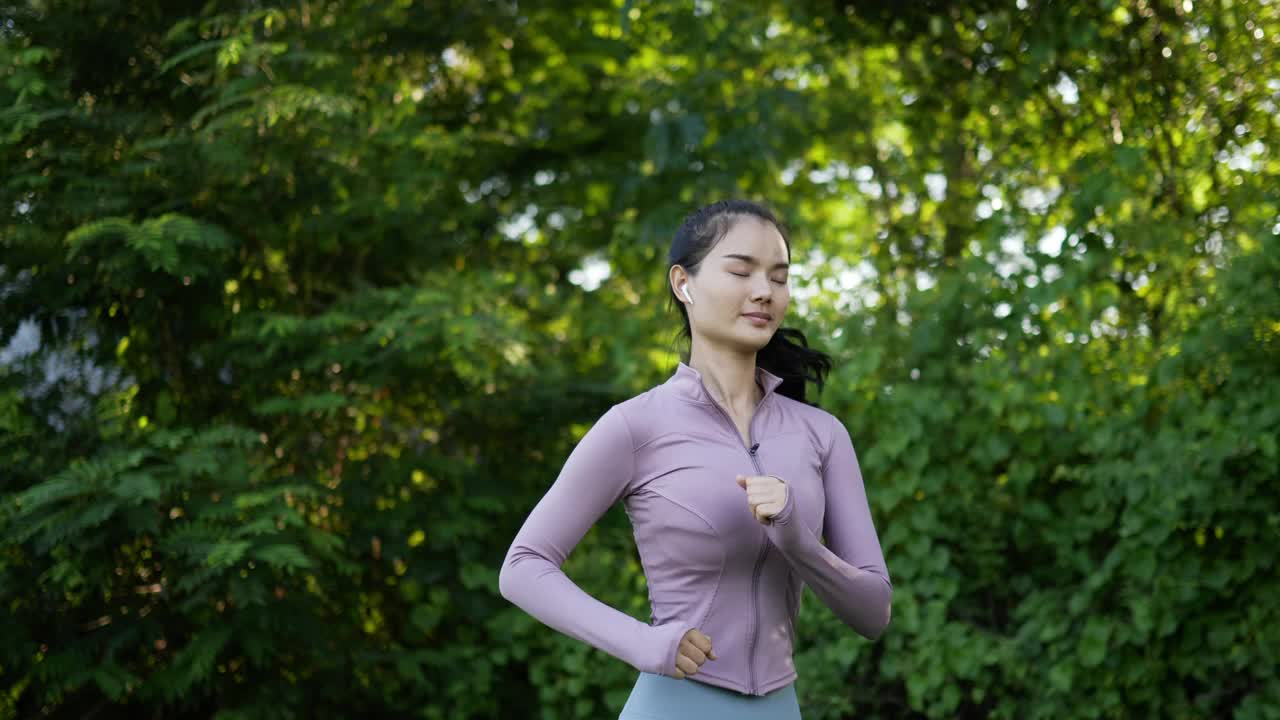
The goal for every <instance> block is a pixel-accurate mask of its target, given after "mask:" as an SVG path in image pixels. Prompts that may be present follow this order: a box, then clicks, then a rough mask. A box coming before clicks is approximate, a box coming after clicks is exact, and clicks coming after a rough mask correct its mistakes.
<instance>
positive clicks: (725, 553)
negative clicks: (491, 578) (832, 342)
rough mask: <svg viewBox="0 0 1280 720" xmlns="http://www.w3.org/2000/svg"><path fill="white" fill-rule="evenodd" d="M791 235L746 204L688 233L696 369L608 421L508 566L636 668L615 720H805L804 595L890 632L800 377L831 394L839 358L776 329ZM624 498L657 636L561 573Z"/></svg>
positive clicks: (541, 612)
mask: <svg viewBox="0 0 1280 720" xmlns="http://www.w3.org/2000/svg"><path fill="white" fill-rule="evenodd" d="M784 232H785V231H784V228H783V226H782V224H781V223H780V222H779V221H778V220H777V219H776V218H775V217H774V215H773V214H772V213H771V212H770V211H769V210H768V209H767V208H765V207H764V206H762V205H759V204H757V203H754V202H749V201H744V200H732V201H721V202H717V203H714V204H712V205H709V206H707V207H704V208H702V209H700V210H698V211H696V212H694V213H693V214H691V215H690V216H689V217H688V218H687V219H686V220H685V221H684V223H683V224H682V225H681V227H680V229H679V230H678V231H677V232H676V235H675V238H674V240H673V242H672V244H671V250H670V253H669V256H668V259H669V265H670V267H669V268H668V281H669V282H670V286H671V291H672V297H673V298H674V299H675V300H676V301H677V307H679V308H680V311H681V314H682V315H683V317H684V328H685V332H686V333H687V334H688V336H689V339H690V348H689V361H688V363H685V362H681V363H680V364H679V365H678V366H677V368H676V370H675V372H674V373H673V374H672V375H671V377H670V378H669V379H668V380H667V381H666V382H664V383H662V384H661V385H657V386H655V387H653V388H650V389H649V390H647V391H645V392H643V393H641V394H639V395H636V396H634V397H632V398H630V399H627V400H625V401H623V402H620V403H618V404H615V405H613V406H612V407H611V408H609V410H608V411H606V412H605V413H604V414H603V415H602V416H601V417H600V419H599V420H598V421H597V422H596V423H595V425H593V426H592V428H591V430H590V431H588V432H587V434H586V435H585V436H584V437H583V438H582V440H581V441H580V442H579V443H578V445H577V446H576V447H575V448H574V450H573V452H571V453H570V455H569V457H568V459H567V460H566V461H565V464H564V466H563V468H562V470H561V472H560V475H559V477H557V479H556V481H555V483H554V484H553V485H552V486H551V488H550V489H548V491H547V493H546V495H545V496H543V498H542V500H540V501H539V502H538V504H537V505H536V506H535V507H534V508H533V510H532V511H531V512H530V514H529V517H528V519H527V520H526V521H525V523H524V525H523V527H521V529H520V531H519V533H518V534H517V535H516V537H515V540H514V541H513V542H512V544H511V548H510V550H508V552H507V555H506V558H505V560H504V562H503V565H502V570H501V573H500V575H499V587H500V590H501V592H502V595H503V597H505V598H507V599H508V600H510V601H511V602H513V603H515V604H516V605H518V606H520V607H521V608H523V609H524V610H525V611H526V612H528V613H529V614H530V615H532V616H534V617H535V618H537V619H538V620H540V621H542V622H543V623H545V624H546V625H548V626H550V627H552V628H554V629H556V630H559V631H561V632H563V633H566V634H568V635H570V636H572V637H575V638H577V639H579V640H582V641H583V642H586V643H589V644H591V645H592V646H594V647H596V648H598V649H600V650H603V651H605V652H607V653H609V654H611V655H613V656H614V657H617V658H619V659H621V660H623V661H625V662H627V663H629V664H630V665H631V666H632V667H634V668H636V669H637V670H639V671H640V675H639V676H638V678H637V680H636V683H635V685H634V687H633V688H632V691H631V694H630V696H629V697H628V699H627V703H626V705H625V707H624V708H623V711H622V715H621V716H620V720H679V719H681V718H698V720H714V719H715V718H734V719H735V720H752V719H753V718H761V719H763V718H769V719H770V720H779V719H782V720H785V719H789V718H799V717H800V708H799V705H798V703H797V699H796V692H795V679H796V670H795V665H794V663H793V661H792V652H793V647H794V643H795V624H794V623H795V617H796V615H797V613H798V611H799V602H800V596H801V591H802V589H803V588H804V586H805V585H808V586H809V587H810V588H811V589H812V590H813V592H814V594H815V595H817V597H818V598H819V599H820V600H821V601H822V602H823V603H825V604H826V605H827V606H829V607H830V608H831V609H832V610H833V611H834V612H835V614H836V615H837V616H838V617H839V618H840V619H841V620H842V621H843V622H844V623H845V624H847V625H848V626H849V627H851V628H853V629H854V630H855V631H857V632H858V633H860V634H862V635H863V636H865V637H867V638H869V639H875V638H877V637H879V635H880V633H881V632H883V631H884V629H885V627H886V626H887V625H888V623H889V615H890V600H891V595H892V590H893V587H892V585H891V584H890V581H889V574H888V571H887V569H886V567H885V562H884V557H883V555H882V553H881V549H880V542H879V538H878V537H877V535H876V531H875V527H874V525H873V524H872V520H871V513H870V510H869V508H868V506H867V499H866V495H865V491H864V487H863V482H862V474H861V471H860V469H859V467H858V460H857V457H856V455H855V453H854V449H853V444H852V441H851V439H850V437H849V433H848V431H847V430H846V429H845V427H844V425H843V424H842V423H841V422H840V420H839V419H838V418H836V417H835V416H834V415H832V414H830V413H828V412H826V411H825V410H822V409H820V408H818V407H816V406H814V405H810V404H808V403H807V402H806V401H805V399H804V390H805V382H806V380H812V381H814V382H815V383H817V385H818V389H819V391H821V388H822V384H823V378H824V375H825V373H826V372H827V371H828V370H829V369H830V365H831V363H830V359H829V358H828V357H827V356H826V355H825V354H823V353H821V352H818V351H816V350H812V349H810V348H808V346H807V343H806V341H805V339H804V336H803V335H802V334H801V333H800V332H798V331H796V330H793V329H787V328H782V327H781V324H782V320H783V317H784V315H785V313H786V310H787V304H788V302H789V299H790V294H789V290H788V288H787V271H788V265H789V263H790V257H791V252H790V243H789V241H788V239H787V237H786V235H785V234H784ZM619 500H622V501H623V502H624V507H625V509H626V512H627V516H628V517H629V518H630V520H631V523H632V526H633V528H634V532H635V538H636V545H637V549H638V551H639V554H640V559H641V562H642V565H643V568H644V572H645V576H646V579H647V581H648V586H649V600H650V603H651V606H652V622H651V623H649V624H645V623H642V622H640V621H638V620H636V619H634V618H632V617H631V616H629V615H627V614H625V613H623V612H621V611H619V610H617V609H615V608H613V607H610V606H608V605H606V604H604V603H602V602H600V601H599V600H596V599H595V598H594V597H592V596H590V595H588V594H587V593H585V592H584V591H583V590H582V589H581V588H579V587H578V586H577V585H576V584H574V583H573V581H571V580H570V579H569V578H568V576H566V575H565V574H564V572H563V571H562V570H561V569H560V566H561V564H562V563H563V562H564V560H565V558H566V557H567V556H568V554H569V553H570V552H571V551H572V550H573V548H574V547H575V546H576V545H577V543H578V541H579V540H581V539H582V536H583V535H584V534H586V532H587V530H588V529H590V527H591V526H592V525H593V524H594V523H595V521H596V520H597V519H598V518H599V517H600V515H602V514H603V513H604V512H605V511H606V510H607V509H608V508H609V507H610V506H612V505H613V504H614V503H615V502H617V501H619ZM820 537H825V538H826V544H825V545H824V544H823V543H822V542H821V540H820V539H819V538H820Z"/></svg>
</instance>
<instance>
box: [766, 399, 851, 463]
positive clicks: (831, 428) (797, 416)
mask: <svg viewBox="0 0 1280 720" xmlns="http://www.w3.org/2000/svg"><path fill="white" fill-rule="evenodd" d="M774 402H775V403H776V404H777V407H778V410H779V411H781V413H782V414H783V416H784V417H785V418H786V421H787V424H788V425H790V426H793V427H794V428H795V429H805V430H808V431H809V432H810V433H811V434H812V435H813V436H814V439H815V440H817V441H819V444H820V446H821V447H822V448H823V449H824V450H826V449H827V446H828V444H829V440H830V438H831V437H832V435H833V434H834V432H835V429H836V426H840V427H843V424H842V423H841V422H840V418H838V417H836V416H835V415H833V414H832V413H830V412H829V411H827V410H824V409H823V408H820V407H818V406H816V405H810V404H809V403H806V402H801V401H799V400H796V399H795V398H790V397H787V396H786V395H774Z"/></svg>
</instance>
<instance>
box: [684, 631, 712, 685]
mask: <svg viewBox="0 0 1280 720" xmlns="http://www.w3.org/2000/svg"><path fill="white" fill-rule="evenodd" d="M707 658H710V659H712V660H715V659H717V658H716V654H715V651H713V650H712V649H711V638H710V637H707V636H706V635H703V634H702V631H701V630H698V629H697V628H694V629H692V630H690V631H688V632H686V633H685V634H684V637H683V638H681V639H680V647H679V649H678V650H677V651H676V672H675V676H676V677H677V678H679V679H681V680H683V679H684V678H686V677H688V676H690V675H693V674H694V673H696V672H698V668H699V667H701V666H702V663H704V662H706V661H707Z"/></svg>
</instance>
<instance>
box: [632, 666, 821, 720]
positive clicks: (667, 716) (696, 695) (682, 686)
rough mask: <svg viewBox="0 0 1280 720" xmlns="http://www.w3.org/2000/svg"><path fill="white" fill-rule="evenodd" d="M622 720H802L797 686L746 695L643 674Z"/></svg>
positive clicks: (793, 684) (725, 689) (637, 682)
mask: <svg viewBox="0 0 1280 720" xmlns="http://www.w3.org/2000/svg"><path fill="white" fill-rule="evenodd" d="M618 720H800V704H799V702H798V701H797V700H796V686H795V683H791V684H789V685H784V686H782V687H780V688H777V689H776V690H773V691H771V692H769V693H768V694H766V695H758V696H757V695H743V694H742V693H739V692H735V691H733V690H729V689H727V688H722V687H716V686H714V685H708V684H706V683H704V682H698V681H697V680H694V679H692V678H685V679H683V680H680V679H678V678H673V677H667V676H666V675H655V674H653V673H647V672H642V673H640V677H638V678H636V684H635V686H634V687H633V688H631V695H630V696H629V697H628V698H627V704H626V705H624V706H623V708H622V714H621V715H619V716H618Z"/></svg>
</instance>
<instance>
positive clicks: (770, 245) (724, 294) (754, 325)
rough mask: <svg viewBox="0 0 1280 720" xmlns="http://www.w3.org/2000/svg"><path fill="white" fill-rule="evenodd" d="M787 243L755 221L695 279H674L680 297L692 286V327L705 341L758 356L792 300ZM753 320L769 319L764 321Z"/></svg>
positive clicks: (742, 223) (732, 233)
mask: <svg viewBox="0 0 1280 720" xmlns="http://www.w3.org/2000/svg"><path fill="white" fill-rule="evenodd" d="M788 263H789V258H788V255H787V243H786V241H785V240H783V239H782V234H781V233H779V232H778V229H777V228H776V227H775V226H774V225H773V223H771V222H768V221H767V220H761V219H759V218H756V217H754V216H751V215H746V216H741V217H738V218H737V219H736V221H735V222H734V224H733V227H731V228H730V229H729V232H728V233H726V234H725V236H724V237H723V238H721V239H720V242H718V243H716V245H715V246H714V247H712V248H711V252H709V253H707V256H706V257H705V258H704V259H703V260H702V263H701V265H700V266H699V268H698V274H697V275H696V276H689V275H685V274H683V273H680V274H679V275H676V274H675V273H673V280H675V281H676V285H675V287H676V295H677V296H680V297H683V293H681V292H680V289H679V288H680V282H682V281H687V282H688V283H689V285H688V287H689V294H690V295H691V296H692V297H693V303H692V304H690V303H688V302H687V301H686V303H685V309H686V310H688V312H689V326H690V329H691V330H692V331H693V333H694V334H695V335H698V336H701V340H702V341H705V342H710V343H713V344H715V345H721V346H725V347H732V348H735V349H738V350H741V351H743V352H755V351H757V350H759V349H760V348H763V347H764V346H765V345H767V344H768V342H769V339H770V338H772V337H773V333H774V332H775V331H776V330H777V329H778V328H779V327H781V326H782V320H783V316H784V315H785V314H786V312H787V305H788V303H789V302H790V300H791V290H790V288H789V287H788V285H787V269H788ZM751 314H762V315H765V316H767V317H766V318H765V319H764V320H758V319H755V318H753V317H751Z"/></svg>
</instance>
